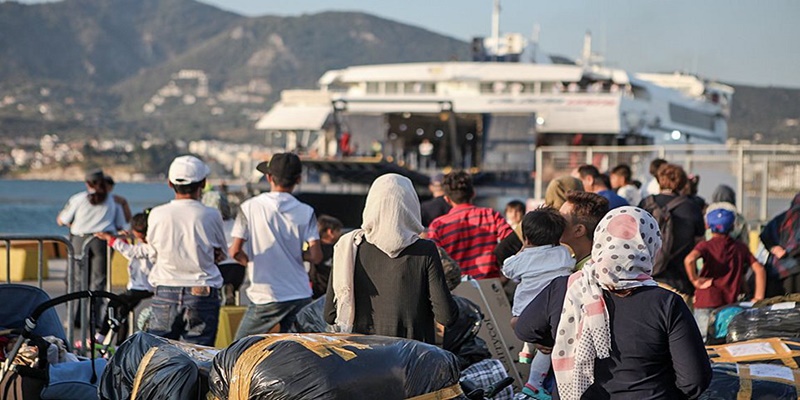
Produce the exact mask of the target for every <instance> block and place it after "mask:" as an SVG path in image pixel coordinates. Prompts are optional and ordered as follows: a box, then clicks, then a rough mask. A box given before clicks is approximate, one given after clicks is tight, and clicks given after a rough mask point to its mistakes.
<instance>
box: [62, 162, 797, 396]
mask: <svg viewBox="0 0 800 400" xmlns="http://www.w3.org/2000/svg"><path fill="white" fill-rule="evenodd" d="M257 169H258V171H260V172H261V173H263V174H264V175H265V177H266V179H267V181H268V182H269V183H270V187H271V190H270V191H269V192H266V193H263V194H260V195H258V196H255V197H253V198H251V199H249V200H247V201H245V202H243V203H242V204H241V206H240V208H239V210H238V212H237V213H236V217H235V220H234V222H233V226H232V230H231V232H230V235H229V236H230V238H227V239H226V234H225V229H224V228H223V213H222V212H221V211H220V209H219V208H211V207H207V206H205V205H203V203H201V201H200V200H201V196H202V193H203V188H204V187H206V184H207V178H208V175H209V169H208V167H207V166H206V165H205V164H204V163H203V162H202V161H201V160H199V159H197V158H195V157H193V156H182V157H178V158H176V159H175V160H174V161H173V163H172V164H171V166H170V169H169V173H168V184H169V186H170V187H171V188H172V189H173V191H174V194H175V198H174V200H172V201H171V202H169V203H167V204H164V205H160V206H157V207H155V208H153V209H152V210H149V211H147V212H143V213H139V214H136V215H134V216H133V219H132V221H131V230H132V232H133V234H134V235H135V238H136V239H137V242H138V243H136V244H133V243H129V242H128V241H126V240H124V239H123V238H120V237H118V235H117V234H118V232H121V231H122V230H123V229H124V228H125V223H126V218H127V219H130V218H129V217H127V215H129V214H130V210H129V209H127V211H124V209H125V208H124V207H123V204H124V205H126V206H127V203H126V202H124V200H120V199H117V198H116V197H115V196H112V195H110V187H112V186H113V181H112V183H111V185H109V183H108V180H107V179H106V177H105V175H103V173H102V172H101V171H96V172H92V173H90V174H88V175H87V177H86V186H87V191H85V192H82V193H79V194H76V195H75V196H73V197H72V198H71V199H70V201H69V202H68V203H67V205H66V207H65V208H64V210H63V211H62V212H61V214H59V217H58V222H59V223H61V224H67V225H69V226H70V234H71V237H72V241H73V244H74V245H75V246H76V248H78V249H83V248H84V246H83V243H84V242H85V241H87V239H88V238H90V237H92V236H93V235H94V236H96V237H97V238H98V240H97V241H96V242H95V243H94V244H89V245H87V246H85V248H86V252H87V254H85V255H84V256H83V258H82V260H83V262H82V263H81V264H80V274H79V275H78V276H80V277H82V279H84V280H85V282H82V283H83V284H88V287H89V288H91V289H102V287H103V286H104V285H105V283H104V279H105V275H104V274H105V262H106V260H105V254H106V252H105V248H103V246H105V245H106V244H107V245H109V246H112V247H114V248H115V249H116V250H118V251H119V252H120V253H122V254H123V255H124V256H125V257H126V258H129V259H130V260H131V262H130V265H131V267H130V269H129V272H130V277H131V283H130V285H129V286H128V291H127V292H126V296H128V297H127V298H128V299H129V300H130V302H131V303H134V304H135V303H138V302H139V301H141V300H142V299H144V298H148V297H150V296H152V314H151V317H150V321H149V324H148V328H147V329H148V331H149V332H150V333H153V334H156V335H159V336H163V337H167V338H171V339H178V340H184V341H187V342H190V343H196V344H201V345H209V346H210V345H213V344H214V339H215V335H216V332H217V325H218V316H219V310H220V305H221V297H222V295H221V292H220V291H221V288H222V287H223V283H224V279H223V276H222V273H221V272H220V268H218V264H220V263H222V262H223V261H224V260H225V259H232V260H235V262H236V263H238V264H237V266H238V267H240V268H242V269H244V270H245V271H246V275H247V280H248V281H249V286H248V289H247V291H246V294H247V297H248V299H249V300H250V301H249V306H248V308H247V310H246V312H245V315H244V317H243V318H242V323H241V324H240V326H239V329H238V331H237V333H236V337H237V338H241V337H244V336H248V335H252V334H263V333H274V332H288V331H289V330H290V328H291V327H292V324H293V322H294V320H295V317H296V315H297V313H298V312H299V311H300V310H301V309H302V308H303V307H305V306H306V305H308V304H309V303H311V301H312V299H315V298H320V297H323V298H324V301H325V305H324V319H325V320H326V322H327V323H328V324H330V325H331V326H332V329H334V330H335V331H337V332H346V333H360V334H375V335H384V336H392V337H399V338H406V339H413V340H418V341H422V342H426V343H430V344H437V343H441V337H442V332H443V331H446V330H447V328H448V326H451V325H452V324H453V323H454V322H455V321H456V320H457V318H458V314H459V311H458V307H457V305H456V303H455V301H454V298H453V295H452V294H451V291H450V290H451V289H452V287H453V285H452V282H451V281H452V280H453V277H452V276H453V273H455V281H456V283H457V281H458V279H459V277H461V278H462V279H493V278H497V279H498V280H499V281H500V282H502V283H503V285H504V286H505V287H506V288H507V291H508V294H509V297H510V298H509V300H510V301H511V303H512V317H513V318H512V320H511V321H508V323H509V324H511V326H513V328H514V331H515V332H516V335H517V336H518V337H519V339H521V340H523V341H524V342H525V345H524V348H523V351H522V352H521V353H520V361H521V362H526V363H530V364H531V372H530V375H529V378H528V381H527V383H526V384H525V385H524V389H523V391H522V393H521V394H519V396H520V397H522V398H531V399H549V398H553V397H555V398H558V397H560V398H564V399H580V398H609V397H610V398H639V397H643V398H653V399H676V398H697V397H698V396H699V395H700V394H701V393H702V392H703V391H704V390H705V389H706V388H707V386H708V385H709V382H710V379H711V369H710V365H709V360H708V357H707V356H706V353H705V350H704V339H705V335H706V331H707V325H708V320H709V315H710V313H711V311H712V310H714V309H715V308H718V307H721V306H725V305H728V304H732V303H735V302H738V301H743V300H749V301H758V300H761V299H764V298H765V297H766V296H769V295H774V294H779V293H778V292H779V291H781V292H782V290H780V289H785V290H786V291H790V292H795V291H797V290H798V289H800V278H798V276H800V274H798V272H799V271H798V267H797V262H798V256H800V194H798V196H797V197H795V199H794V200H793V201H792V203H791V207H790V209H789V210H788V211H786V212H785V213H782V214H780V215H778V216H777V217H775V219H773V220H772V221H770V222H769V223H768V224H767V225H766V227H765V228H764V231H763V232H762V234H761V241H762V242H763V243H764V245H765V246H766V248H767V250H768V252H769V254H770V257H769V258H768V260H766V262H759V261H758V260H756V259H755V257H754V256H753V254H752V253H751V252H750V249H749V247H748V244H747V240H749V238H748V236H749V235H748V227H747V224H746V221H745V220H744V218H743V217H742V215H741V210H739V209H738V208H737V206H736V203H735V197H736V196H735V193H734V192H733V190H732V189H731V188H730V187H727V186H724V185H721V186H720V187H719V188H717V190H716V191H715V192H714V195H713V196H712V201H711V202H710V204H706V201H705V200H704V199H702V198H700V197H699V196H698V195H697V182H698V178H696V177H693V176H690V175H688V174H687V173H686V172H685V171H684V169H683V168H681V167H680V166H677V165H674V164H670V163H669V162H667V161H666V160H661V159H657V160H655V161H653V162H652V163H651V168H650V173H651V175H652V180H650V181H649V182H647V183H645V184H642V183H640V182H638V181H635V180H633V179H632V173H631V168H630V167H629V166H627V165H618V166H616V167H614V168H612V169H610V170H609V173H608V174H603V173H601V172H600V171H599V170H598V168H596V167H595V166H592V165H582V166H580V167H578V168H576V169H575V170H574V171H573V173H572V174H571V175H566V176H561V177H558V178H556V179H553V180H552V181H551V182H550V183H549V185H548V187H547V190H546V193H545V198H544V205H543V206H541V207H538V208H535V209H526V204H525V203H523V202H521V201H513V202H510V203H509V204H508V205H507V206H506V208H505V210H504V212H505V215H503V214H501V213H500V212H498V211H496V210H493V209H491V208H487V207H481V206H478V205H476V204H474V200H475V198H476V192H475V187H474V185H473V182H472V178H471V175H470V174H469V173H467V172H464V171H453V172H450V173H448V174H446V175H436V176H434V177H433V178H432V179H431V184H430V186H429V189H430V191H431V193H432V195H433V198H432V199H431V200H428V201H425V202H422V203H420V201H419V197H418V195H417V192H416V190H415V188H414V185H413V184H412V182H411V181H410V180H409V179H408V178H406V177H403V176H401V175H397V174H385V175H382V176H380V177H378V178H377V179H376V180H375V181H374V182H373V183H372V185H371V187H370V189H369V192H368V194H367V198H366V205H365V207H364V209H363V214H362V224H361V226H360V227H358V228H357V229H355V230H352V231H349V232H346V233H344V232H343V231H344V229H345V227H344V226H343V225H342V223H341V222H340V221H339V220H337V219H336V218H333V217H330V216H317V215H315V212H314V209H313V208H312V207H311V206H309V205H307V204H304V203H302V202H301V201H300V200H298V199H297V198H296V197H294V196H293V195H292V192H293V190H294V189H295V187H296V186H297V185H298V184H300V182H301V176H302V174H301V172H302V163H301V161H300V159H299V158H298V157H297V156H296V155H294V154H291V153H283V154H276V155H273V157H272V159H271V160H270V161H269V162H263V163H261V164H259V165H258V167H257ZM343 233H344V234H343ZM306 263H308V264H309V265H310V269H307V267H306ZM443 263H444V265H443ZM747 275H751V276H752V279H747V278H746V276H747ZM776 282H777V284H776ZM781 284H782V286H781ZM776 287H777V288H778V289H775V288H776ZM95 324H96V325H97V327H98V329H100V332H99V334H101V335H102V334H105V333H106V332H107V329H108V327H107V326H103V321H101V320H98V321H95ZM548 375H554V376H555V386H550V387H548V385H547V384H546V381H545V378H546V377H547V376H548Z"/></svg>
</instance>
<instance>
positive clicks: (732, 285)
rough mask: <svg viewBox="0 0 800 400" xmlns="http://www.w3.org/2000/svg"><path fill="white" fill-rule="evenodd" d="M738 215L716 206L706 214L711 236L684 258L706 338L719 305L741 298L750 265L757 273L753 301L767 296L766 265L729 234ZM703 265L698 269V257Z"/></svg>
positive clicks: (699, 321)
mask: <svg viewBox="0 0 800 400" xmlns="http://www.w3.org/2000/svg"><path fill="white" fill-rule="evenodd" d="M735 219H736V215H735V214H734V213H733V212H731V211H730V210H725V209H716V210H711V211H709V212H708V213H707V214H706V225H708V228H709V229H711V239H710V240H708V241H705V242H700V243H698V244H697V245H696V246H695V247H694V249H693V250H692V251H691V252H690V253H689V255H687V256H686V258H685V259H684V266H685V267H686V274H687V275H688V277H689V280H690V281H691V282H692V285H694V287H695V289H696V290H695V300H694V317H695V320H696V321H697V326H698V327H699V328H700V333H701V334H702V335H703V339H705V337H706V332H707V331H708V317H709V316H710V315H711V311H713V310H714V309H715V308H717V307H722V306H724V305H728V304H732V303H734V302H735V301H737V299H738V297H739V294H740V293H741V292H742V289H741V288H742V277H743V276H744V273H745V269H746V268H747V267H750V268H752V270H753V273H754V274H755V277H756V290H755V296H754V297H753V299H752V301H759V300H763V299H764V290H765V289H766V285H767V275H766V272H765V270H764V266H763V265H761V263H759V262H758V261H756V259H755V257H753V254H752V253H750V249H748V248H747V246H746V245H744V244H743V243H742V242H739V241H737V240H734V239H732V238H731V237H730V235H728V233H729V232H730V231H731V229H733V222H734V220H735ZM700 258H702V259H703V266H702V268H701V269H700V273H699V276H698V273H697V260H698V259H700Z"/></svg>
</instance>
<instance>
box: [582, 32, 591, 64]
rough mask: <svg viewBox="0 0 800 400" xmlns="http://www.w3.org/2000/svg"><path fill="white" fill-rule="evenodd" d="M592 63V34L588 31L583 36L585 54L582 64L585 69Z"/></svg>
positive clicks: (583, 54)
mask: <svg viewBox="0 0 800 400" xmlns="http://www.w3.org/2000/svg"><path fill="white" fill-rule="evenodd" d="M591 63H592V32H590V31H586V34H585V35H584V36H583V53H582V54H581V64H582V65H583V66H584V67H588V66H590V65H591Z"/></svg>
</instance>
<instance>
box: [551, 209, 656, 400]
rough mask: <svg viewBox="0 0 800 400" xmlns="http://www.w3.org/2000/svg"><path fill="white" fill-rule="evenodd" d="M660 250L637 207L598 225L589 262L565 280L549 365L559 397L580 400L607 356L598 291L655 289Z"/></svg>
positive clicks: (651, 224)
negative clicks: (655, 266) (597, 363)
mask: <svg viewBox="0 0 800 400" xmlns="http://www.w3.org/2000/svg"><path fill="white" fill-rule="evenodd" d="M660 247H661V232H659V230H658V223H657V222H656V220H655V218H653V216H652V215H650V213H648V212H647V211H645V210H642V209H641V208H637V207H619V208H616V209H614V210H611V211H610V212H609V213H608V214H606V216H605V217H603V219H602V220H601V221H600V223H599V224H598V225H597V229H595V232H594V245H593V247H592V258H591V260H590V261H589V262H588V263H587V264H586V266H585V267H584V268H583V269H582V270H581V271H579V272H576V273H574V274H572V276H570V278H569V283H568V287H567V294H566V296H565V298H564V309H563V310H562V312H561V320H560V321H559V323H558V332H557V335H556V344H555V347H554V348H553V354H552V361H553V370H554V371H555V373H556V383H557V384H558V392H559V395H560V396H561V398H562V399H565V400H570V399H576V400H577V399H580V398H581V395H583V393H584V392H585V391H586V389H587V388H588V387H589V386H591V385H592V383H594V360H595V358H607V357H609V355H610V351H611V330H610V328H609V320H608V310H607V309H606V304H605V301H604V300H603V290H623V289H631V288H635V287H640V286H655V285H656V283H655V281H653V279H652V278H651V276H650V273H651V272H652V270H653V258H654V257H655V254H656V252H657V251H658V249H659V248H660Z"/></svg>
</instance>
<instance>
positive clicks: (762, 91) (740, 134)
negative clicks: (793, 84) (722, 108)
mask: <svg viewBox="0 0 800 400" xmlns="http://www.w3.org/2000/svg"><path fill="white" fill-rule="evenodd" d="M734 88H735V89H736V93H735V94H734V95H733V107H732V108H731V119H730V121H729V122H728V126H729V132H728V134H729V136H730V137H735V138H740V139H748V140H752V139H754V137H755V136H756V135H757V134H760V140H758V141H759V142H762V143H773V142H775V143H795V144H797V141H798V139H800V107H799V105H800V89H786V88H776V87H766V88H765V87H755V86H747V85H734Z"/></svg>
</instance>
